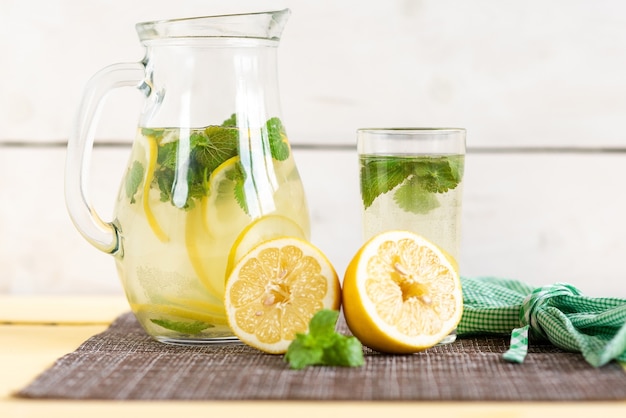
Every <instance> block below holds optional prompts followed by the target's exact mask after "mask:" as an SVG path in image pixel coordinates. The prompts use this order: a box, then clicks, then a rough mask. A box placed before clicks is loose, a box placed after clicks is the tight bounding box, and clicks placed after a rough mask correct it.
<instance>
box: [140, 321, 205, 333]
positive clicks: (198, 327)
mask: <svg viewBox="0 0 626 418" xmlns="http://www.w3.org/2000/svg"><path fill="white" fill-rule="evenodd" d="M150 322H152V323H153V324H156V325H158V326H160V327H163V328H165V329H169V330H170V331H176V332H180V333H181V334H188V335H194V334H199V333H200V332H202V331H204V330H205V329H207V328H212V327H213V325H211V324H207V323H206V322H202V321H193V322H183V321H170V320H168V319H151V320H150Z"/></svg>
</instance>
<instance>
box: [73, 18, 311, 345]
mask: <svg viewBox="0 0 626 418" xmlns="http://www.w3.org/2000/svg"><path fill="white" fill-rule="evenodd" d="M289 13H290V12H289V10H288V9H285V10H281V11H272V12H263V13H251V14H239V15H224V16H209V17H198V18H189V19H177V20H168V21H158V22H146V23H139V24H137V25H136V28H137V32H138V35H139V39H140V40H141V42H142V44H143V45H144V46H145V48H146V54H145V57H144V59H143V60H142V61H141V62H139V63H121V64H114V65H111V66H109V67H106V68H104V69H103V70H101V71H100V72H98V73H96V75H94V77H93V78H92V79H91V80H90V81H89V83H88V85H87V86H86V88H85V92H84V97H83V101H82V103H81V106H80V109H79V113H78V119H77V121H76V125H75V127H74V130H73V132H72V135H71V136H70V140H69V142H68V148H67V163H66V192H65V193H66V202H67V206H68V211H69V213H70V216H71V218H72V220H73V222H74V224H75V226H76V227H77V229H78V230H79V231H80V232H81V234H82V235H83V236H84V237H85V238H86V239H87V241H89V242H90V243H91V244H93V245H94V246H95V247H96V248H98V249H100V250H102V251H104V252H106V253H110V254H112V255H113V256H114V258H115V262H116V265H117V270H118V273H119V276H120V279H121V281H122V284H123V287H124V291H125V293H126V297H127V299H128V301H129V304H130V306H131V309H132V311H133V312H134V314H135V316H136V317H137V318H138V320H139V322H140V323H141V325H142V326H143V328H144V329H145V330H146V332H147V333H148V334H149V335H151V336H152V337H153V338H155V339H157V340H159V341H162V342H169V343H204V342H225V341H231V340H236V338H235V337H234V336H233V334H232V332H231V331H230V329H229V327H228V323H227V320H226V314H225V310H224V304H223V294H224V286H225V280H226V279H227V275H228V271H229V269H231V268H232V266H233V263H235V262H236V261H237V257H238V256H240V255H241V253H244V252H245V250H246V249H250V248H249V247H250V246H251V245H252V244H254V243H255V241H258V240H262V239H266V238H271V237H272V234H280V233H281V231H283V230H285V229H286V230H288V231H289V234H290V235H301V237H302V238H304V239H308V238H309V235H310V224H309V212H308V208H307V203H306V199H305V195H304V191H303V186H302V183H301V180H300V176H299V174H298V170H297V168H296V165H295V163H294V159H293V155H292V152H291V148H290V145H289V142H288V139H287V135H286V131H285V126H284V124H283V122H282V119H281V115H280V102H279V93H278V82H277V70H276V51H277V47H278V44H279V40H280V35H281V32H282V30H283V27H284V24H285V22H286V20H287V18H288V16H289ZM122 86H135V87H136V88H137V89H138V90H139V91H140V92H141V93H142V94H143V95H144V96H145V105H144V108H143V111H142V113H141V116H140V120H139V124H138V129H137V132H136V137H135V140H134V143H133V146H132V150H131V154H130V159H129V162H128V165H127V169H126V172H125V173H123V179H122V182H121V185H120V189H119V195H118V198H117V202H116V205H115V212H114V216H113V220H112V221H111V222H106V221H103V220H102V218H101V217H100V216H99V215H98V214H97V213H96V211H95V210H94V208H93V206H92V204H91V201H90V195H89V193H88V190H87V185H88V179H87V177H88V172H89V160H90V154H91V149H92V146H93V141H94V130H95V129H94V127H95V124H96V122H97V117H96V115H97V111H98V109H99V107H100V106H101V105H102V104H103V102H104V97H105V95H106V93H107V92H109V91H110V90H112V89H114V88H118V87H122ZM246 246H247V247H246Z"/></svg>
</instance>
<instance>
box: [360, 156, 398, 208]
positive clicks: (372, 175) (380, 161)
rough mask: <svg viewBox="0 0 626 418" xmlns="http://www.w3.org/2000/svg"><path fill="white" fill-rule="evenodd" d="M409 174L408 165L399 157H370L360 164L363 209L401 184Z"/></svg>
mask: <svg viewBox="0 0 626 418" xmlns="http://www.w3.org/2000/svg"><path fill="white" fill-rule="evenodd" d="M409 174H410V166H409V167H407V165H406V164H403V163H402V160H401V159H398V158H390V157H382V158H372V159H369V160H367V161H366V162H365V163H364V164H362V165H361V175H360V178H361V197H362V198H363V206H364V207H365V209H367V208H369V207H370V206H372V203H374V200H375V199H376V198H377V197H378V196H380V195H381V194H384V193H387V192H388V191H390V190H392V189H394V188H395V187H396V186H398V185H399V184H401V183H402V182H403V181H404V180H405V179H406V178H407V176H408V175H409Z"/></svg>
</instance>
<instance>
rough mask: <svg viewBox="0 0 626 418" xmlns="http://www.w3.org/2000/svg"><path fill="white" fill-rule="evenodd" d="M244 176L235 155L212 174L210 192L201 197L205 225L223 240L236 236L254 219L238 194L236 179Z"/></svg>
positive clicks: (232, 238)
mask: <svg viewBox="0 0 626 418" xmlns="http://www.w3.org/2000/svg"><path fill="white" fill-rule="evenodd" d="M242 176H243V172H242V171H241V166H240V165H239V157H238V156H236V157H232V158H229V159H228V160H226V161H224V162H223V163H222V164H220V165H219V166H218V167H217V168H216V169H215V170H214V171H213V172H212V173H211V176H210V177H209V185H208V187H209V194H208V196H207V197H206V198H204V199H203V200H202V203H201V205H202V208H201V210H202V212H203V213H204V221H205V226H206V229H207V230H208V232H209V233H210V234H211V235H212V236H213V237H215V238H218V239H220V240H228V239H230V240H234V239H235V238H236V234H237V232H238V231H241V229H242V228H244V227H245V226H246V225H248V224H249V223H250V221H251V219H250V217H249V216H248V214H246V212H245V211H244V210H243V209H242V207H241V206H240V205H239V203H238V202H237V197H236V195H235V193H236V187H237V183H238V182H242V181H243V177H242ZM233 234H234V236H233ZM231 242H232V241H231Z"/></svg>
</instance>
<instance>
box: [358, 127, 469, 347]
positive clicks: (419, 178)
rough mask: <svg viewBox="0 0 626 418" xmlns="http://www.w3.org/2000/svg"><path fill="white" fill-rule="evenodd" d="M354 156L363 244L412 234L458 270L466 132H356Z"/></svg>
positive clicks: (392, 130) (417, 129)
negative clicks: (388, 234) (391, 234)
mask: <svg viewBox="0 0 626 418" xmlns="http://www.w3.org/2000/svg"><path fill="white" fill-rule="evenodd" d="M357 151H358V156H359V163H360V182H361V197H362V200H363V232H364V238H365V240H368V239H369V238H371V237H372V236H374V235H376V234H378V233H381V232H383V231H388V230H406V231H412V232H415V233H417V234H419V235H421V236H423V237H424V238H426V239H428V240H429V241H431V242H433V243H434V244H436V245H437V246H438V247H440V248H441V249H442V250H444V251H445V252H446V253H447V254H448V255H449V256H451V257H452V258H453V259H454V261H455V265H456V267H457V271H458V259H459V251H460V238H461V225H460V223H461V200H462V190H463V169H464V162H465V129H461V128H372V129H369V128H368V129H359V130H357ZM454 340H455V335H454V334H452V335H450V336H449V337H448V338H446V339H445V340H444V341H442V343H447V342H452V341H454Z"/></svg>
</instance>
